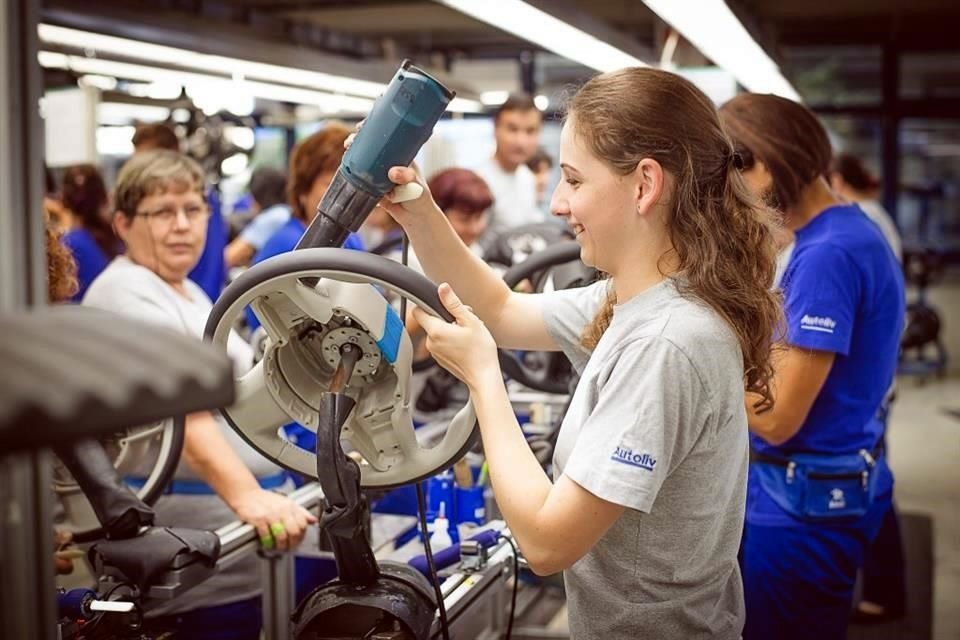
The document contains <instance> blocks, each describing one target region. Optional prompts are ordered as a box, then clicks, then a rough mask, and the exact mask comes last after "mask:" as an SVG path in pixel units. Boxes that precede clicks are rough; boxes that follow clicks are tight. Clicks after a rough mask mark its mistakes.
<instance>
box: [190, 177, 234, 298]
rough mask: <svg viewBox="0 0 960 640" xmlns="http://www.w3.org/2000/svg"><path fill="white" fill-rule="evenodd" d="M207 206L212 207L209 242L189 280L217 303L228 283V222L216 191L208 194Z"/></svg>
mask: <svg viewBox="0 0 960 640" xmlns="http://www.w3.org/2000/svg"><path fill="white" fill-rule="evenodd" d="M207 206H208V207H210V219H209V220H208V221H207V240H206V243H205V244H204V245H203V253H201V254H200V259H199V260H198V261H197V266H195V267H194V268H193V271H191V272H190V274H189V276H188V277H189V278H190V279H191V280H193V281H194V282H196V283H197V284H198V285H200V288H201V289H203V292H204V293H206V294H207V295H208V296H209V297H210V299H211V300H213V301H214V302H216V300H217V298H219V297H220V292H221V291H223V285H224V284H226V282H227V260H226V258H225V257H224V256H223V251H224V249H226V248H227V236H228V235H229V233H228V230H227V221H226V220H224V219H223V212H222V210H221V206H220V193H219V192H218V191H217V190H216V189H210V190H209V191H208V192H207Z"/></svg>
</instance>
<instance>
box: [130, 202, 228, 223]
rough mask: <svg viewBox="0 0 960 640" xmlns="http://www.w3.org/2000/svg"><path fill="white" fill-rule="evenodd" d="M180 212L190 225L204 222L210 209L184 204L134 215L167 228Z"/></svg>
mask: <svg viewBox="0 0 960 640" xmlns="http://www.w3.org/2000/svg"><path fill="white" fill-rule="evenodd" d="M181 211H183V215H184V216H186V218H187V221H188V222H191V223H193V222H197V221H199V220H206V219H207V218H208V217H209V216H210V209H209V208H207V205H205V204H186V205H183V206H182V207H174V206H170V205H167V206H163V207H159V208H157V209H153V210H151V211H138V212H137V213H136V215H137V216H140V217H143V218H146V219H147V222H150V223H156V224H158V225H164V226H168V225H171V224H173V221H174V220H176V218H177V214H178V213H180V212H181Z"/></svg>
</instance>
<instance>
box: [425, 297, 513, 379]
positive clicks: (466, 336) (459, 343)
mask: <svg viewBox="0 0 960 640" xmlns="http://www.w3.org/2000/svg"><path fill="white" fill-rule="evenodd" d="M438 292H439V294H440V301H441V302H442V303H443V306H444V307H446V309H447V311H449V312H450V315H452V316H453V319H454V322H447V321H445V320H442V319H441V318H438V317H436V316H432V315H430V314H428V313H427V312H425V311H423V310H422V309H414V310H413V314H414V317H415V318H416V319H417V322H419V323H420V326H421V327H423V330H424V331H425V332H426V333H427V349H428V350H429V351H430V354H431V355H432V356H433V357H434V359H435V360H436V361H437V363H438V364H439V365H440V366H441V367H443V368H444V369H446V370H447V371H449V372H450V373H452V374H453V375H455V376H456V377H457V378H459V379H460V380H462V381H463V383H464V384H466V385H467V387H468V388H470V390H471V391H473V390H474V389H475V388H476V387H477V386H478V384H479V382H480V381H481V380H482V379H483V377H484V376H490V375H496V376H497V378H498V379H499V378H500V363H499V361H498V360H497V343H496V342H495V341H494V339H493V336H492V335H490V331H488V330H487V327H486V325H484V324H483V321H482V320H480V318H478V317H477V316H476V315H475V314H474V313H473V310H472V309H471V308H470V307H468V306H467V305H465V304H463V303H462V302H461V301H460V298H459V297H457V294H456V293H454V292H453V289H452V288H451V287H450V285H449V284H447V283H443V284H441V285H440V287H439V289H438Z"/></svg>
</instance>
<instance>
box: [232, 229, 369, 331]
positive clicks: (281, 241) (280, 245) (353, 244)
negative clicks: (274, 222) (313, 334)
mask: <svg viewBox="0 0 960 640" xmlns="http://www.w3.org/2000/svg"><path fill="white" fill-rule="evenodd" d="M306 230H307V225H306V224H305V223H304V222H303V220H301V219H299V218H297V217H295V216H290V218H289V219H288V220H287V221H286V223H284V225H283V226H282V227H280V228H279V229H277V231H276V233H274V234H273V235H272V236H271V237H270V239H269V240H267V242H266V243H265V244H264V245H263V248H262V249H260V251H258V252H257V254H256V255H255V256H253V262H251V263H250V264H251V266H252V265H255V264H258V263H260V262H263V261H264V260H266V259H267V258H272V257H273V256H278V255H280V254H281V253H286V252H288V251H293V250H294V248H296V246H297V243H298V242H300V238H301V237H302V236H303V232H304V231H306ZM343 248H344V249H353V250H355V251H364V247H363V241H362V240H361V239H360V236H359V235H357V234H355V233H351V234H350V235H349V236H347V239H346V241H344V243H343ZM245 313H246V317H247V324H248V325H249V326H250V329H251V330H252V329H256V328H257V327H259V326H260V321H259V320H258V319H257V316H255V315H254V314H253V311H251V310H250V307H247V309H246V311H245Z"/></svg>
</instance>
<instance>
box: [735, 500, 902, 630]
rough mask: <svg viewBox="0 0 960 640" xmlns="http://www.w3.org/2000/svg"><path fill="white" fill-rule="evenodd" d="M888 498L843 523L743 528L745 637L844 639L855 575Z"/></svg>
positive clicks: (752, 525) (887, 507)
mask: <svg viewBox="0 0 960 640" xmlns="http://www.w3.org/2000/svg"><path fill="white" fill-rule="evenodd" d="M891 505H892V498H891V494H889V493H888V494H886V495H885V496H880V497H878V498H877V499H876V500H875V502H874V504H873V505H872V506H871V508H870V511H869V512H868V513H867V514H866V515H865V516H863V517H862V518H860V519H859V520H854V521H850V522H837V523H826V522H818V523H796V524H793V525H790V526H770V525H757V524H750V523H748V524H747V525H746V527H745V528H744V535H743V542H742V544H741V549H740V568H741V571H742V572H743V584H744V597H745V599H746V606H747V624H746V627H745V628H744V631H743V638H744V640H771V639H774V638H775V639H776V640H794V639H796V640H808V639H810V638H814V639H815V640H843V639H844V638H846V636H847V625H848V623H849V618H850V609H851V607H852V604H853V592H854V585H855V584H856V579H857V571H858V570H859V569H860V568H861V567H862V566H863V564H864V561H865V558H866V555H867V548H868V546H869V545H870V543H871V542H872V541H873V539H874V538H875V537H876V535H877V531H878V530H879V529H880V524H881V522H882V521H883V519H884V517H885V516H886V515H887V513H888V512H889V511H890V509H891Z"/></svg>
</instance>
